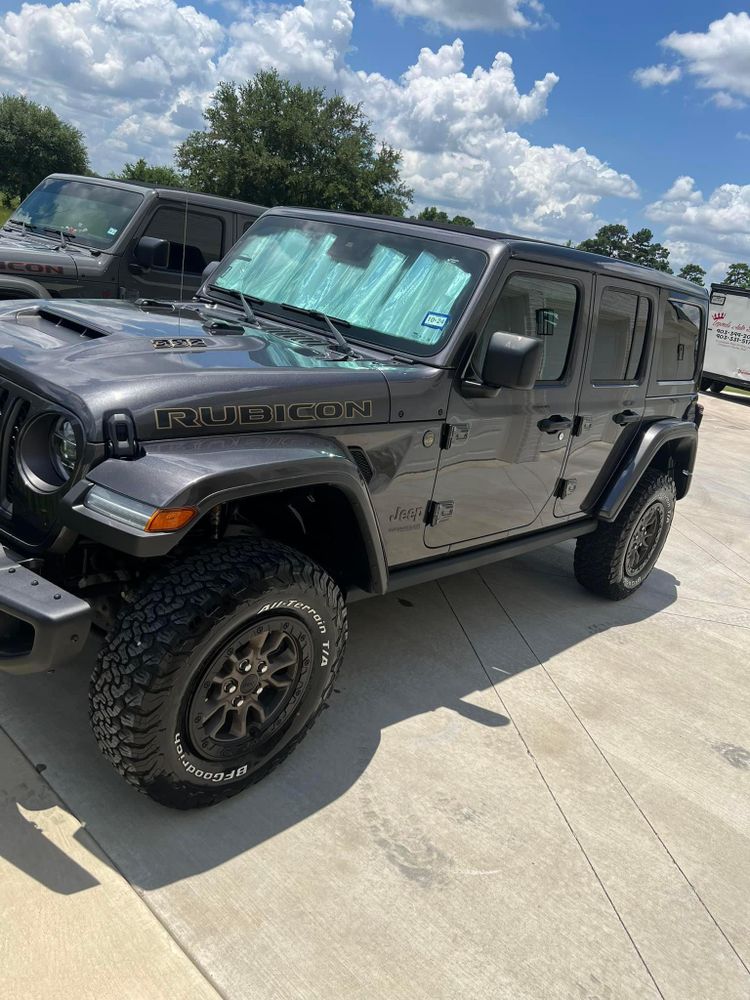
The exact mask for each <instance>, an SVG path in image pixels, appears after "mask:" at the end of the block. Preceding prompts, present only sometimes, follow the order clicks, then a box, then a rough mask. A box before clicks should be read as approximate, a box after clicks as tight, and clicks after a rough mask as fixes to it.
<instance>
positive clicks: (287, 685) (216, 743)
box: [185, 615, 312, 760]
mask: <svg viewBox="0 0 750 1000" xmlns="http://www.w3.org/2000/svg"><path fill="white" fill-rule="evenodd" d="M311 649H312V640H311V637H310V632H309V630H308V628H307V626H306V625H304V624H303V623H302V622H301V621H300V620H299V619H298V618H296V617H292V616H287V615H280V616H275V617H273V618H266V619H263V620H260V621H258V620H256V621H254V622H253V624H252V625H251V626H249V627H248V628H245V629H244V630H243V631H241V632H240V633H238V634H236V635H235V636H233V637H232V638H231V639H230V640H229V641H228V642H225V643H223V644H222V647H221V649H220V650H219V651H218V652H217V653H216V654H214V655H213V656H212V657H211V658H210V659H209V661H208V664H207V666H206V668H205V669H204V670H203V671H202V672H201V673H200V674H199V676H198V683H197V685H196V687H195V689H194V691H193V693H192V695H191V697H189V698H188V700H187V706H186V714H185V722H186V731H187V733H188V734H189V737H190V742H191V743H192V745H193V747H194V748H195V750H196V752H197V753H198V755H199V756H200V757H204V758H206V759H207V760H221V759H222V758H228V757H234V756H235V755H236V754H237V753H238V752H240V751H245V750H248V751H250V752H252V750H253V748H254V747H257V746H258V745H259V744H261V743H262V742H263V741H264V740H265V739H267V738H268V737H269V736H270V735H271V734H272V733H273V730H274V725H275V723H276V722H277V720H278V719H279V717H280V716H281V714H282V713H283V711H284V709H285V708H286V706H287V705H288V703H289V702H290V701H291V699H292V697H293V696H294V695H295V694H297V695H298V694H299V688H300V686H301V685H304V684H305V683H306V679H307V677H308V676H309V672H308V671H306V670H304V669H303V668H304V667H306V666H309V663H310V655H311Z"/></svg>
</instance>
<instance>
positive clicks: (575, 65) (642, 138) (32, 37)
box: [0, 0, 750, 277]
mask: <svg viewBox="0 0 750 1000" xmlns="http://www.w3.org/2000/svg"><path fill="white" fill-rule="evenodd" d="M196 9H197V10H196ZM421 14H427V15H428V17H429V20H428V19H427V18H425V17H424V16H420V15H421ZM0 33H2V37H3V38H4V43H3V46H4V50H5V58H4V60H3V61H2V64H0V88H2V89H5V90H10V91H20V92H25V93H28V94H29V96H31V97H33V98H35V99H38V100H44V101H45V102H48V103H49V104H50V105H51V106H52V107H53V108H55V110H56V111H58V113H59V114H61V115H62V116H63V117H66V118H67V119H69V120H72V121H74V122H75V123H76V124H78V125H79V126H80V127H81V128H83V129H84V131H85V133H86V135H87V138H88V140H89V143H90V147H91V151H92V160H93V164H94V166H95V167H96V168H97V169H99V170H108V169H111V168H113V167H117V166H119V165H120V164H121V163H122V162H124V161H125V160H126V159H132V158H134V157H136V156H139V155H145V156H146V157H147V158H148V159H150V160H160V161H166V160H168V158H169V156H170V154H171V150H172V148H173V147H174V144H175V143H176V142H178V141H179V140H180V139H181V138H182V137H183V136H184V135H185V133H186V130H187V129H189V128H190V127H196V126H198V125H199V124H200V121H201V119H200V111H201V108H202V107H203V106H204V105H205V102H206V100H207V99H208V96H209V95H210V93H211V90H212V89H213V87H214V86H215V84H216V82H217V81H218V80H219V79H224V78H228V77H234V78H243V77H247V76H250V75H252V73H253V72H255V71H256V70H257V69H258V68H261V67H266V66H276V67H277V68H278V69H279V71H280V72H281V73H282V74H283V75H286V76H290V77H293V78H296V79H299V80H301V81H302V82H304V83H306V84H310V83H316V84H320V85H322V86H325V87H327V88H328V89H329V91H333V90H340V91H342V92H344V93H345V94H346V95H347V96H348V97H350V98H351V99H353V100H361V101H363V102H364V104H365V108H366V110H367V112H368V114H370V116H371V117H372V119H373V122H374V125H375V127H376V130H377V131H378V133H379V134H380V135H382V136H383V137H384V138H386V139H387V140H388V141H390V142H392V143H393V144H394V145H397V146H399V148H402V149H403V150H404V173H405V175H406V179H407V180H408V182H409V184H410V185H411V186H412V187H413V188H414V189H415V192H416V199H415V200H416V205H417V207H421V206H422V205H423V204H425V203H437V204H440V205H441V206H442V207H445V208H447V209H449V210H460V211H462V212H464V213H465V214H468V215H471V216H472V217H473V218H475V219H476V220H477V221H478V222H480V223H482V224H486V225H496V226H502V227H504V228H512V229H515V230H517V231H520V232H528V233H536V234H539V235H543V236H548V237H551V238H553V239H563V240H564V239H566V238H572V239H573V240H578V239H581V238H584V237H585V236H587V235H590V234H591V233H592V232H593V229H595V228H596V226H597V225H598V224H600V223H601V222H603V221H624V222H627V223H628V224H629V225H630V226H631V227H632V228H636V227H640V226H643V225H648V226H649V227H650V228H652V229H653V230H654V231H655V233H656V234H657V237H658V238H660V239H664V240H665V241H667V242H668V243H669V245H670V247H671V249H672V253H673V259H674V262H676V263H678V264H679V263H681V262H684V261H685V260H698V261H700V262H702V263H703V264H704V265H705V266H706V267H707V268H709V270H710V272H711V276H712V277H721V273H723V269H724V268H725V266H726V264H727V263H729V262H730V261H732V260H737V259H748V258H750V184H748V181H750V177H748V173H749V171H748V167H747V165H746V164H747V162H748V159H750V115H749V114H748V104H750V15H748V14H747V13H746V12H744V11H743V10H742V8H741V7H740V6H737V5H731V4H727V3H718V2H716V3H714V2H706V0H703V2H701V3H698V2H697V0H682V2H680V3H677V2H675V0H661V2H654V0H650V2H646V0H629V2H628V3H627V4H614V3H605V4H603V3H602V2H601V0H598V2H596V3H595V2H593V0H576V3H575V4H571V3H563V2H562V0H544V2H543V3H542V2H540V0H297V2H290V3H287V4H280V5H275V4H269V3H263V4H257V3H248V2H242V0H223V2H222V0H196V2H195V5H194V7H193V6H190V5H188V4H187V3H182V2H181V0H63V2H62V3H57V4H52V3H45V2H38V3H32V4H28V3H27V4H25V5H23V6H22V4H21V3H20V2H17V0H0ZM665 39H666V40H667V41H666V42H664V40H665ZM423 50H428V51H427V53H426V54H424V53H423V55H422V57H420V52H422V51H423ZM498 53H501V54H502V53H505V54H507V55H501V57H500V62H496V59H497V55H498ZM507 56H509V57H510V58H511V59H512V67H511V65H510V63H509V61H508V59H507ZM493 63H494V67H493ZM477 67H478V68H479V69H478V71H477V72H475V70H476V68H477ZM654 67H655V68H654ZM639 69H640V70H642V71H643V70H646V72H645V73H643V72H642V73H641V74H640V76H638V75H637V76H636V77H634V73H635V72H636V71H637V70H639ZM537 81H538V82H537ZM743 134H744V135H747V136H748V138H741V137H738V135H739V136H742V135H743ZM720 272H721V273H720Z"/></svg>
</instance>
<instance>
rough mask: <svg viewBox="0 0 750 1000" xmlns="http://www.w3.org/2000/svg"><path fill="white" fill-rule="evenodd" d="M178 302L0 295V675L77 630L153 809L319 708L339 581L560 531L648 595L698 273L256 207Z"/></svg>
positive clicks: (684, 417) (122, 747) (689, 420)
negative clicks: (94, 636) (99, 637)
mask: <svg viewBox="0 0 750 1000" xmlns="http://www.w3.org/2000/svg"><path fill="white" fill-rule="evenodd" d="M209 272H210V273H209V274H208V275H207V276H206V279H205V282H204V284H203V286H202V287H201V289H200V291H199V293H198V295H197V297H196V299H195V300H194V301H193V302H191V303H184V304H180V303H174V302H166V301H157V300H154V299H149V300H145V301H140V302H117V301H111V302H107V301H97V302H94V301H89V302H67V303H64V304H63V303H58V302H50V301H41V302H39V301H38V302H25V303H24V302H6V303H3V304H2V305H0V413H1V414H2V416H0V456H1V460H0V539H2V542H3V545H4V546H5V550H4V557H3V561H2V565H1V566H0V609H1V611H0V617H1V618H2V642H1V643H0V656H1V659H0V667H1V668H2V669H4V670H6V671H11V672H15V673H24V672H30V671H41V670H46V669H49V668H52V667H61V666H63V665H64V664H66V663H67V662H68V661H69V660H71V659H72V657H73V655H74V654H75V653H76V652H77V651H78V650H80V648H81V647H82V646H83V644H84V641H85V640H86V637H87V634H88V632H89V629H90V626H91V624H92V623H94V624H97V625H98V626H100V627H102V628H103V629H104V630H105V631H106V638H105V639H104V641H103V645H102V648H101V652H100V654H99V658H98V662H97V665H96V667H95V669H94V673H93V677H92V679H91V689H90V690H91V698H90V707H91V718H92V723H93V729H94V733H95V734H96V739H97V740H98V742H99V745H100V747H101V749H102V751H103V753H104V754H105V755H106V756H107V757H108V758H109V759H110V761H111V762H112V763H113V764H114V766H115V767H116V768H117V770H118V771H119V772H120V773H121V774H122V775H123V776H124V777H125V778H126V779H127V780H128V781H129V782H131V784H133V785H135V786H136V787H137V788H139V789H140V790H141V791H144V792H146V793H147V794H148V795H150V796H151V797H152V798H154V799H156V800H157V801H159V802H162V803H165V804H166V805H169V806H174V807H178V808H189V807H192V806H201V805H207V804H210V803H213V802H216V801H217V800H219V799H223V798H225V797H227V796H229V795H233V794H234V793H236V792H238V791H239V790H240V789H242V788H244V787H245V786H246V785H249V784H251V783H252V782H255V781H258V780H259V779H260V778H262V777H263V776H264V775H266V774H268V772H269V771H270V770H271V769H272V768H273V767H275V766H276V765H277V764H278V763H279V762H280V761H282V760H283V759H284V758H285V757H286V756H287V755H288V754H289V753H290V752H291V750H292V749H293V748H294V747H295V746H296V745H297V743H299V742H300V740H301V739H302V738H303V736H304V735H305V734H306V732H307V731H308V730H309V729H310V727H311V726H312V724H313V722H314V721H315V719H316V717H317V716H318V714H319V713H320V711H321V709H322V708H323V707H324V706H325V704H326V702H327V701H328V699H329V697H330V695H331V692H332V689H333V685H334V680H335V677H336V673H337V671H338V669H339V667H340V665H341V661H342V657H343V655H344V647H345V645H346V638H347V615H346V603H347V600H348V601H353V600H356V599H358V598H361V597H364V596H366V595H375V594H384V593H386V592H389V591H393V590H397V589H398V588H402V587H406V586H411V585H412V584H417V583H421V582H424V581H428V580H432V579H434V578H436V577H440V576H442V575H443V574H448V573H454V572H456V571H461V570H468V569H471V568H474V567H479V566H482V565H484V564H486V563H489V562H491V561H493V560H497V559H504V558H507V557H508V556H515V555H518V554H520V553H525V552H529V551H530V550H532V549H536V548H539V547H541V546H546V545H552V544H554V543H556V542H560V541H563V540H567V539H577V543H576V549H575V559H574V571H575V575H576V577H577V579H578V580H579V581H580V583H581V584H583V586H585V587H587V588H588V589H589V590H591V591H593V592H594V593H595V594H598V595H602V596H604V597H608V598H611V599H613V600H619V599H620V598H624V597H626V596H628V595H629V594H631V593H633V591H635V590H636V589H637V588H638V587H640V586H641V585H642V584H643V582H644V580H645V579H646V578H647V577H648V575H649V573H650V572H651V570H652V568H653V566H654V563H655V562H656V560H657V558H658V556H659V553H660V551H661V549H662V546H663V545H664V542H665V540H666V537H667V534H668V532H669V528H670V524H671V521H672V516H673V513H674V507H675V500H676V499H679V498H680V497H683V496H684V495H685V494H686V493H687V491H688V488H689V485H690V477H691V474H692V469H693V463H694V459H695V452H696V445H697V437H698V425H699V422H700V416H701V412H702V411H701V408H700V406H698V404H697V384H698V379H699V376H700V371H701V360H702V353H703V349H704V343H705V330H706V313H707V293H706V292H705V290H704V289H702V288H699V287H698V286H697V285H694V284H692V283H690V282H688V281H682V280H680V279H678V278H674V277H671V276H669V275H666V274H663V273H660V272H657V271H652V270H648V269H645V268H642V267H638V266H635V265H631V264H625V263H621V262H618V261H614V260H610V259H607V258H603V257H598V256H593V255H590V254H586V253H582V252H580V251H577V250H571V249H566V248H564V247H559V246H554V245H550V244H545V243H541V242H537V241H533V240H526V239H519V238H517V237H512V236H506V235H503V234H500V233H493V232H485V231H480V230H468V229H457V228H453V227H450V226H439V225H427V224H420V223H416V222H412V221H400V220H393V219H380V218H373V217H366V216H357V215H349V214H345V213H327V212H319V211H307V210H293V209H281V208H280V209H274V210H272V211H269V212H267V213H266V214H265V215H263V216H262V217H261V219H260V220H259V221H258V222H257V223H256V224H255V225H254V226H253V228H252V229H251V230H250V231H249V232H248V233H247V234H246V235H245V236H244V238H243V239H242V240H241V241H240V242H239V244H238V245H237V246H236V247H235V248H234V249H233V250H232V252H231V253H230V254H229V255H228V256H227V257H226V258H225V259H224V260H223V261H222V262H221V263H220V264H219V265H218V266H216V267H215V268H213V269H211V268H209Z"/></svg>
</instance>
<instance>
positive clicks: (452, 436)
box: [440, 424, 471, 449]
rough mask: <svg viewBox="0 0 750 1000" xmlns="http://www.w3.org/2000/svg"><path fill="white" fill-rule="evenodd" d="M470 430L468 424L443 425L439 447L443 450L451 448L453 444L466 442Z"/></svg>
mask: <svg viewBox="0 0 750 1000" xmlns="http://www.w3.org/2000/svg"><path fill="white" fill-rule="evenodd" d="M470 430H471V425H470V424H443V431H442V434H441V435H440V447H441V448H443V449H447V448H452V447H453V445H454V444H461V443H462V442H463V441H468V439H469V431H470Z"/></svg>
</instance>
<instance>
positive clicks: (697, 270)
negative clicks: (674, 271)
mask: <svg viewBox="0 0 750 1000" xmlns="http://www.w3.org/2000/svg"><path fill="white" fill-rule="evenodd" d="M677 276H678V277H679V278H684V279H685V280H686V281H692V282H694V283H695V284H696V285H703V284H705V282H704V281H703V279H704V278H705V277H706V272H705V270H704V269H703V268H702V267H701V266H700V264H685V265H684V267H681V268H680V270H679V272H678V275H677Z"/></svg>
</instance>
